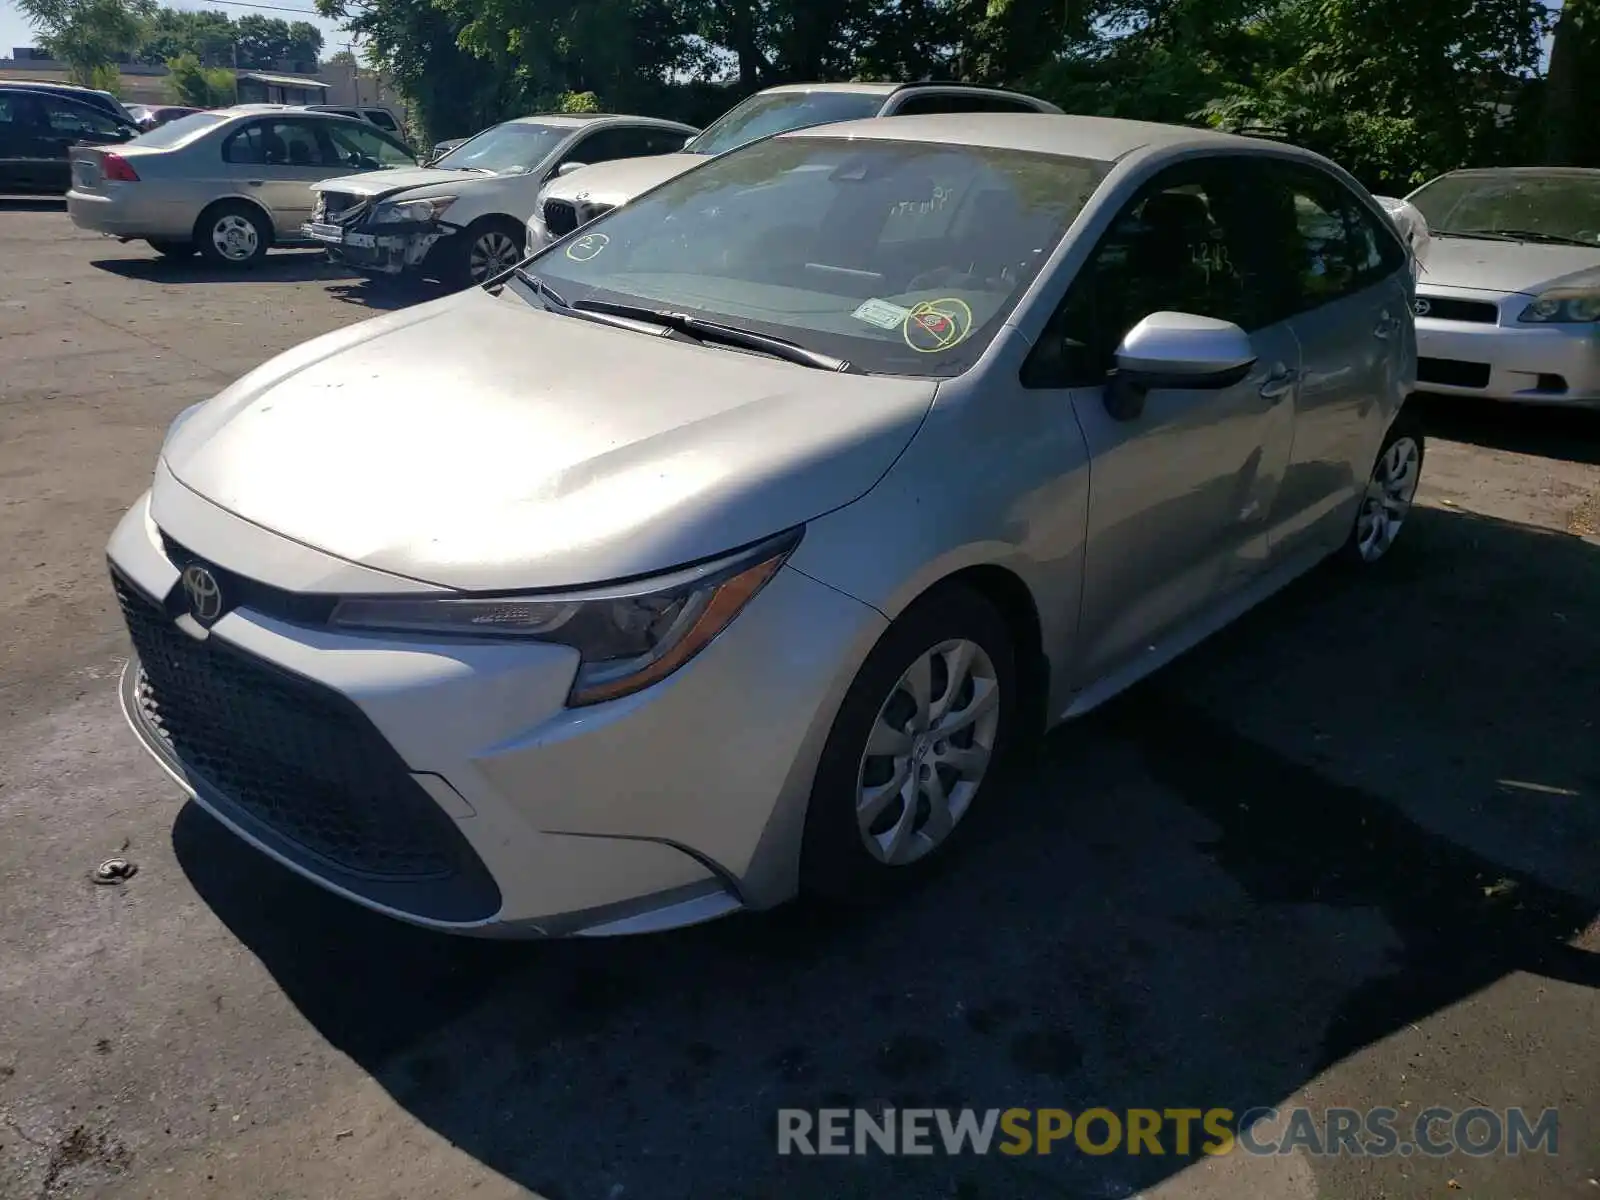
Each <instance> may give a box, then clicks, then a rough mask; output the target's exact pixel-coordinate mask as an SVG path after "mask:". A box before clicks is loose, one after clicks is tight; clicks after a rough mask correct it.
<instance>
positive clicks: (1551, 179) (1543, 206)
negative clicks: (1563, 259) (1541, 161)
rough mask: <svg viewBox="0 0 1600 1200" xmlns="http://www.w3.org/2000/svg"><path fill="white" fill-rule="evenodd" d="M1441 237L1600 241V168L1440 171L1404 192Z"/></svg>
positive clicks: (1572, 241) (1588, 244)
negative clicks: (1448, 173) (1417, 187)
mask: <svg viewBox="0 0 1600 1200" xmlns="http://www.w3.org/2000/svg"><path fill="white" fill-rule="evenodd" d="M1406 199H1407V200H1409V201H1410V202H1411V203H1412V204H1414V205H1416V207H1417V209H1418V210H1419V211H1420V212H1421V213H1422V215H1423V217H1424V218H1426V220H1427V222H1428V230H1429V232H1430V233H1432V234H1435V235H1437V236H1441V237H1482V238H1487V239H1489V240H1503V239H1510V240H1513V241H1520V240H1528V241H1546V242H1554V243H1556V244H1562V243H1570V244H1573V245H1579V246H1595V245H1600V173H1597V172H1584V173H1581V174H1580V173H1578V172H1575V171H1528V170H1516V171H1484V172H1462V173H1459V174H1454V175H1443V176H1440V177H1439V178H1438V179H1435V180H1433V181H1432V182H1431V183H1426V184H1424V185H1423V186H1422V187H1421V188H1419V189H1418V190H1417V191H1415V192H1413V193H1411V195H1409V196H1407V197H1406Z"/></svg>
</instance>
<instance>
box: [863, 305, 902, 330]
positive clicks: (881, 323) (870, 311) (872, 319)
mask: <svg viewBox="0 0 1600 1200" xmlns="http://www.w3.org/2000/svg"><path fill="white" fill-rule="evenodd" d="M850 315H851V316H852V317H854V318H855V319H856V320H858V321H865V322H866V323H867V324H868V325H876V326H877V327H878V328H879V329H899V328H900V326H902V325H904V324H905V323H906V318H907V317H909V316H910V315H911V310H910V309H909V308H902V307H901V306H900V305H898V304H891V303H889V301H887V300H866V301H863V302H862V304H861V307H860V308H858V309H856V310H855V312H853V313H851V314H850Z"/></svg>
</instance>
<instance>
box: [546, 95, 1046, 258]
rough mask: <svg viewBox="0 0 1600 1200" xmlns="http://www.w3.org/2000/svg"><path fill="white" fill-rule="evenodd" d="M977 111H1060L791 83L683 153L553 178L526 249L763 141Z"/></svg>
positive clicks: (998, 100) (1034, 104)
mask: <svg viewBox="0 0 1600 1200" xmlns="http://www.w3.org/2000/svg"><path fill="white" fill-rule="evenodd" d="M975 112H1011V113H1058V114H1059V113H1060V112H1061V110H1060V109H1059V108H1057V107H1056V106H1055V105H1054V104H1051V103H1050V102H1049V101H1047V100H1040V99H1037V98H1036V97H1033V96H1024V95H1021V94H1020V93H1017V92H1004V91H999V90H997V89H995V88H981V87H965V86H963V85H960V84H944V83H791V84H784V85H783V86H781V87H773V88H767V89H766V90H765V91H762V92H757V93H756V94H755V95H753V96H750V97H749V98H747V99H745V100H743V101H741V102H740V103H739V104H736V105H734V107H732V108H731V109H729V110H728V111H727V112H725V113H723V114H722V116H720V117H718V118H717V119H716V120H715V121H713V122H712V123H711V124H710V125H708V126H706V129H705V132H703V133H701V134H699V135H697V136H696V137H693V138H691V139H690V140H689V141H688V142H687V143H686V144H684V145H683V146H682V147H681V151H682V152H681V153H678V154H663V155H660V156H658V157H655V158H646V159H630V160H628V161H624V162H610V163H606V164H605V165H604V166H588V167H585V168H584V169H583V170H582V171H573V172H569V173H568V174H566V175H562V176H561V177H560V178H559V179H557V180H555V181H553V182H552V183H551V184H550V185H549V186H548V187H546V188H545V189H544V191H543V192H542V193H540V195H539V199H538V203H537V205H536V206H535V208H534V212H533V215H532V216H531V217H530V218H529V220H528V233H527V243H528V248H529V249H530V250H531V249H533V248H535V247H537V246H543V245H546V244H547V243H549V242H551V241H554V240H555V239H556V238H558V237H564V236H565V235H566V234H568V233H571V232H572V231H573V230H574V229H576V228H577V227H578V226H580V225H586V224H588V223H589V222H590V221H592V220H594V219H595V218H596V217H598V216H600V215H601V214H603V213H607V212H610V211H611V210H612V209H613V208H616V207H617V206H618V205H621V204H626V203H627V202H628V201H629V200H632V199H633V198H634V197H635V196H637V195H639V194H640V193H641V192H646V191H649V190H650V189H651V188H653V187H655V186H656V185H657V184H658V183H665V182H666V181H667V180H668V179H671V178H673V176H675V175H681V174H682V173H683V172H684V171H687V170H689V169H690V168H692V167H697V166H699V165H700V164H701V163H703V162H705V161H706V160H707V159H708V158H711V157H713V156H715V155H718V154H726V153H727V152H728V151H729V150H733V149H736V148H737V147H739V146H742V145H744V144H746V143H747V142H753V141H755V140H756V139H757V138H763V137H769V136H771V135H772V134H775V133H781V132H784V131H787V130H791V129H804V128H806V127H808V126H813V125H825V124H828V123H830V122H834V121H854V120H859V119H861V118H863V117H909V116H916V115H917V114H919V113H922V114H926V113H975ZM674 149H679V147H674Z"/></svg>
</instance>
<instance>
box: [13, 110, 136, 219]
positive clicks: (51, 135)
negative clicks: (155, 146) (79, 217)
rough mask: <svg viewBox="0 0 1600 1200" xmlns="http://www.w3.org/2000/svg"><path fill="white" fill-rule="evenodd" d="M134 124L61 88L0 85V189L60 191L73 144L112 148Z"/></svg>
mask: <svg viewBox="0 0 1600 1200" xmlns="http://www.w3.org/2000/svg"><path fill="white" fill-rule="evenodd" d="M138 133H139V128H138V126H136V125H135V124H134V123H133V122H132V121H130V120H128V119H127V118H125V117H116V116H113V115H112V114H111V113H109V112H107V111H106V110H105V109H104V108H103V107H101V106H100V105H97V104H90V103H88V102H87V101H85V100H82V99H80V98H78V97H76V96H73V95H70V94H69V93H67V92H66V91H55V90H52V89H48V88H37V87H31V86H27V87H13V86H11V85H10V84H9V83H0V191H5V192H44V193H48V194H53V195H59V194H60V193H62V192H64V191H66V190H67V188H68V186H69V183H70V179H71V173H72V172H71V166H70V159H69V152H70V150H71V148H72V147H73V146H75V145H78V144H83V145H86V146H112V145H117V144H119V143H122V142H126V141H128V140H129V139H131V138H134V137H136V136H138Z"/></svg>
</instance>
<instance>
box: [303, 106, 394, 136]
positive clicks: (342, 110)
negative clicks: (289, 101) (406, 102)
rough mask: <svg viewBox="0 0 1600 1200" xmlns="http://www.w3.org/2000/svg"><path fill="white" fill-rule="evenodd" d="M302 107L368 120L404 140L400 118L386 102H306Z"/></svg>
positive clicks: (310, 110) (308, 109)
mask: <svg viewBox="0 0 1600 1200" xmlns="http://www.w3.org/2000/svg"><path fill="white" fill-rule="evenodd" d="M304 107H305V110H306V111H307V112H327V113H337V114H338V115H339V116H341V117H354V118H355V119H356V120H358V121H367V122H370V123H371V124H373V125H376V126H377V127H378V128H379V129H382V130H384V131H385V132H388V133H392V134H394V136H395V137H397V138H399V139H400V140H401V141H405V135H404V134H403V133H402V132H401V130H400V118H399V116H398V114H396V113H395V111H394V109H392V108H390V107H389V106H388V105H387V104H307V105H305V106H304Z"/></svg>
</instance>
